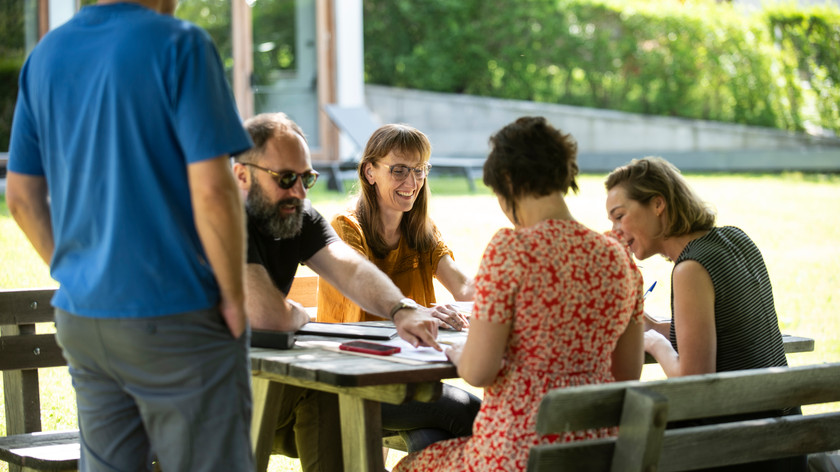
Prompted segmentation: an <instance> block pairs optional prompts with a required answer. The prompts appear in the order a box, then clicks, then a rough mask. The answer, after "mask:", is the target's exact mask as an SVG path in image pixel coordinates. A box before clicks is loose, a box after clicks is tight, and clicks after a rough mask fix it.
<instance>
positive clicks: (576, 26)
mask: <svg viewBox="0 0 840 472" xmlns="http://www.w3.org/2000/svg"><path fill="white" fill-rule="evenodd" d="M364 8H365V30H364V31H365V33H364V34H365V38H364V41H365V73H366V80H367V81H368V82H370V83H377V84H383V85H392V86H397V87H406V88H416V89H423V90H432V91H441V92H454V93H466V94H475V95H486V96H493V97H500V98H512V99H520V100H534V101H540V102H550V103H562V104H569V105H578V106H585V107H596V108H606V109H614V110H622V111H628V112H637V113H647V114H655V115H666V116H681V117H687V118H698V119H707V120H715V121H724V122H732V123H743V124H749V125H759V126H768V127H776V128H781V129H789V130H801V129H803V128H804V127H805V117H806V116H809V110H808V106H807V100H806V99H805V98H804V97H805V95H804V94H805V91H804V90H803V87H802V82H801V80H800V77H801V72H802V71H803V70H807V71H810V72H809V74H810V75H809V84H806V85H809V86H810V88H812V89H813V90H815V91H816V92H817V94H819V97H820V98H819V100H817V101H818V102H819V105H817V108H819V111H820V113H819V117H817V118H815V121H817V122H818V123H816V124H817V125H818V126H819V127H822V128H824V129H831V130H834V131H835V132H836V131H840V119H838V117H837V106H838V105H837V104H838V102H840V100H838V95H837V94H838V92H840V82H838V81H837V75H836V71H837V68H838V67H840V66H838V64H840V61H838V54H840V52H838V51H840V50H838V48H837V47H836V45H837V44H840V41H838V39H839V38H838V36H839V35H840V33H839V32H838V31H839V30H838V28H840V20H838V17H837V9H836V8H833V9H832V8H830V7H822V8H821V9H809V10H804V9H797V8H796V7H787V9H782V8H778V9H776V10H773V11H772V13H771V11H769V10H768V11H761V12H758V13H754V14H746V13H745V12H744V11H741V10H738V9H737V8H736V7H735V6H733V5H731V4H729V3H716V2H714V1H711V0H695V1H690V0H689V1H685V2H677V1H672V0H622V1H618V0H529V1H521V2H510V1H506V0H483V1H479V0H365V1H364ZM806 19H807V20H806ZM792 23H793V24H796V25H797V26H796V27H795V28H794V27H793V26H791V24H792ZM780 30H781V31H782V33H781V34H780V33H779V31H780ZM780 35H781V39H780V38H779V36H780ZM794 38H795V39H794ZM780 45H781V46H783V47H780ZM806 88H807V87H806Z"/></svg>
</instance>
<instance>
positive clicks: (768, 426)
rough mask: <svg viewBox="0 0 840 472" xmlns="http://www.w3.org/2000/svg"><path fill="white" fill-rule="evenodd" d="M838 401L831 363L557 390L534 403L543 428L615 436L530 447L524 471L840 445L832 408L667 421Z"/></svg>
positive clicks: (732, 457)
mask: <svg viewBox="0 0 840 472" xmlns="http://www.w3.org/2000/svg"><path fill="white" fill-rule="evenodd" d="M837 401H840V363H834V364H821V365H811V366H803V367H790V368H768V369H755V370H745V371H740V372H723V373H718V374H708V375H696V376H687V377H682V378H674V379H667V380H660V381H649V382H616V383H610V384H601V385H588V386H581V387H573V388H565V389H557V390H553V391H551V392H549V393H548V394H547V395H546V396H545V398H544V399H543V400H542V403H541V404H540V409H539V413H538V416H537V426H536V428H537V432H538V433H539V434H542V435H545V434H550V433H563V432H568V431H580V430H584V429H590V428H602V427H613V426H618V427H619V433H618V436H617V437H610V438H603V439H592V440H584V441H578V442H571V443H562V444H551V445H541V446H536V447H533V448H532V449H531V453H530V457H529V461H528V470H529V471H549V470H551V471H554V470H574V471H613V472H615V471H627V472H630V471H637V472H641V471H679V470H689V469H694V468H705V467H717V466H722V465H729V464H740V463H745V462H754V461H761V460H770V459H776V458H781V457H788V456H799V455H806V454H810V453H817V452H825V451H834V450H837V449H840V411H834V412H829V413H822V414H815V415H803V416H799V415H796V416H785V417H779V418H763V419H757V420H749V421H739V422H732V423H720V424H713V425H706V426H696V427H685V428H674V429H666V424H667V423H669V422H672V421H680V420H692V419H701V418H713V417H719V416H725V415H736V414H745V413H752V412H761V411H769V410H776V409H782V408H787V407H792V406H799V405H812V404H818V403H828V402H837Z"/></svg>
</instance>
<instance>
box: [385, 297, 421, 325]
mask: <svg viewBox="0 0 840 472" xmlns="http://www.w3.org/2000/svg"><path fill="white" fill-rule="evenodd" d="M403 308H411V309H412V310H416V309H418V308H420V305H419V304H418V303H417V302H415V301H414V300H412V299H410V298H403V299H402V300H400V301H398V302H397V304H396V305H394V308H391V312H390V313H388V317H389V318H391V321H394V315H396V314H397V312H398V311H400V310H402V309H403Z"/></svg>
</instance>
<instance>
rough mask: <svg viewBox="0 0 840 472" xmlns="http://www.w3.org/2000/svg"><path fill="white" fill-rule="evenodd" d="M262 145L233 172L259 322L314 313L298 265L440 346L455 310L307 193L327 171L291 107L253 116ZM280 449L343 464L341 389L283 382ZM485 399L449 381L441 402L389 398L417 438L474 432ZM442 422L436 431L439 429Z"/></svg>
mask: <svg viewBox="0 0 840 472" xmlns="http://www.w3.org/2000/svg"><path fill="white" fill-rule="evenodd" d="M244 126H245V129H246V130H247V131H248V133H249V134H250V135H251V139H252V140H253V141H254V147H253V148H252V149H251V150H250V151H248V152H245V153H242V154H239V155H237V156H236V158H235V162H234V164H233V173H234V176H235V177H236V180H237V182H238V184H239V188H240V189H241V190H242V193H243V197H244V200H245V213H246V215H247V219H248V223H247V231H248V254H247V264H246V268H245V286H246V294H245V307H246V313H247V314H248V319H249V321H250V323H251V327H252V328H253V329H265V330H280V331H296V330H298V329H300V328H301V327H302V326H303V325H304V324H306V323H307V322H309V319H310V318H309V314H308V313H307V312H306V310H305V309H304V308H303V306H301V305H300V304H299V303H296V302H295V301H293V300H289V299H288V298H286V295H287V294H288V293H289V289H290V288H291V286H292V282H293V280H294V276H295V272H296V271H297V267H298V265H299V264H305V265H306V266H308V267H309V268H311V269H312V270H313V271H314V272H315V273H317V274H318V275H319V276H320V277H323V278H324V279H325V280H326V281H327V282H329V283H330V284H331V285H333V286H334V287H336V288H337V289H338V290H339V291H341V292H342V293H343V294H344V295H345V296H346V297H347V298H349V299H350V300H353V301H354V302H355V303H357V304H359V306H361V307H362V308H363V309H364V310H365V311H368V312H370V313H375V314H378V315H380V316H382V317H383V318H389V319H391V320H392V321H393V322H394V324H395V326H396V328H397V332H398V333H399V335H400V337H402V338H403V339H405V340H406V341H408V342H409V343H411V344H413V345H415V346H417V345H425V346H432V347H435V348H437V349H440V346H438V344H437V343H436V342H435V337H436V336H437V329H438V325H439V324H440V323H441V322H442V321H441V320H444V321H445V320H447V319H449V318H450V314H449V313H447V312H445V310H441V309H431V308H425V307H422V306H420V305H417V304H416V303H413V301H412V300H410V299H407V298H405V296H404V295H403V294H402V292H401V291H400V290H399V289H398V288H397V287H396V286H395V285H394V283H393V282H391V279H390V278H389V277H388V276H387V275H386V274H385V273H383V272H382V271H380V270H379V269H378V268H377V267H376V265H374V264H373V263H372V262H371V261H369V260H368V259H367V258H366V257H365V256H363V255H362V254H360V253H358V252H357V251H356V250H355V249H353V248H352V247H350V246H348V245H347V244H346V243H344V242H343V241H342V240H341V239H340V238H339V237H338V235H337V234H336V233H335V230H333V228H332V226H330V224H329V222H328V221H327V220H326V219H325V218H324V217H323V216H321V214H320V213H318V211H317V210H315V209H314V208H313V207H312V204H311V203H310V202H309V200H307V199H306V194H307V191H308V190H309V189H310V188H311V187H312V186H313V185H314V184H315V182H316V180H317V179H318V173H317V172H316V171H314V170H313V169H312V160H311V158H310V154H309V146H308V145H307V143H306V138H305V136H304V134H303V131H302V130H301V129H300V127H299V126H298V125H297V124H296V123H294V122H293V121H292V120H290V119H289V118H288V117H287V116H286V115H285V114H283V113H263V114H260V115H257V116H255V117H253V118H251V119H249V120H247V121H246V122H245V123H244ZM281 388H282V394H281V398H282V401H281V403H282V404H281V406H280V414H279V417H278V420H277V430H276V435H275V441H274V452H276V453H280V454H283V455H286V456H289V457H299V458H300V461H301V467H302V469H303V470H304V471H306V472H309V471H335V470H344V469H343V462H342V452H341V428H340V425H339V412H338V397H337V395H335V394H332V393H326V392H321V391H317V390H310V389H305V388H301V387H296V386H292V385H283V386H282V387H281ZM479 407H480V403H479V401H478V399H477V398H475V396H472V395H470V394H468V393H467V392H465V391H463V390H460V389H457V388H455V387H452V386H449V385H445V386H444V389H443V394H442V396H441V398H440V400H438V401H437V402H434V403H424V402H409V403H406V404H403V405H385V404H383V405H382V425H383V428H384V429H385V430H386V431H396V432H399V433H400V435H402V436H403V437H404V439H406V443H407V444H409V445H412V444H413V445H415V447H416V448H418V449H420V448H422V447H425V446H426V445H428V443H429V441H425V442H424V440H423V438H435V439H440V438H441V434H439V433H440V432H441V431H443V432H444V435H443V437H458V436H465V435H469V434H471V433H472V422H473V419H474V418H475V415H476V413H478V409H479ZM432 430H436V431H432Z"/></svg>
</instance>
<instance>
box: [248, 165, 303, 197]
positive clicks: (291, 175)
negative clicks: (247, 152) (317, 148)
mask: <svg viewBox="0 0 840 472" xmlns="http://www.w3.org/2000/svg"><path fill="white" fill-rule="evenodd" d="M243 164H245V165H246V166H251V167H256V168H257V169H259V170H261V171H263V172H266V173H267V174H268V175H270V176H271V177H272V178H273V179H274V182H276V183H277V186H278V187H280V188H282V189H284V190H288V189H290V188H292V187H293V186H294V185H295V183H296V182H297V181H298V178H300V183H302V184H303V188H305V189H307V190H309V189H311V188H312V186H313V185H315V181H316V180H318V176H319V175H320V174H318V172H316V171H314V170H308V171H306V172H304V173H302V174H298V173H295V172H283V173H280V172H274V171H273V170H271V169H266V168H265V167H260V166H258V165H256V164H251V163H250V162H243Z"/></svg>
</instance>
